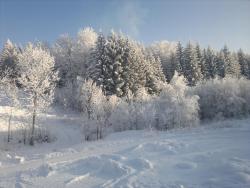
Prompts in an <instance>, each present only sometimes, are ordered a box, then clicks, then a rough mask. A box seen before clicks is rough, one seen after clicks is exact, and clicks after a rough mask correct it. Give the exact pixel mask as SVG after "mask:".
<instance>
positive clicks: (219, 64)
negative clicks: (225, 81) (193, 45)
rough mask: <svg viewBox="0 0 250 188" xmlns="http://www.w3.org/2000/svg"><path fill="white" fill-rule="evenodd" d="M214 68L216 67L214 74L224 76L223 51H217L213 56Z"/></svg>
mask: <svg viewBox="0 0 250 188" xmlns="http://www.w3.org/2000/svg"><path fill="white" fill-rule="evenodd" d="M215 62H216V63H215V65H216V66H215V67H216V68H215V69H216V75H217V76H219V77H220V78H224V77H225V61H224V55H223V52H222V51H220V52H217V54H216V57H215Z"/></svg>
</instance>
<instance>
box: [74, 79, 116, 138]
mask: <svg viewBox="0 0 250 188" xmlns="http://www.w3.org/2000/svg"><path fill="white" fill-rule="evenodd" d="M79 103H80V105H81V110H82V113H83V118H84V123H83V133H84V135H85V140H91V139H97V140H98V139H101V138H102V137H103V134H104V131H105V129H106V128H107V127H108V118H109V116H110V113H111V112H110V110H111V109H112V105H111V103H109V101H108V100H107V98H106V96H105V95H104V94H103V92H102V89H101V88H99V87H98V86H96V83H95V82H93V81H92V80H85V81H83V82H82V83H81V84H80V87H79Z"/></svg>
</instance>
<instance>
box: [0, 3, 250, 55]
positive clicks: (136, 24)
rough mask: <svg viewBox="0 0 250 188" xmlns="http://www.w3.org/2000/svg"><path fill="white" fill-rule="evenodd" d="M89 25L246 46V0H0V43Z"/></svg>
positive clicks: (150, 38) (249, 34)
mask: <svg viewBox="0 0 250 188" xmlns="http://www.w3.org/2000/svg"><path fill="white" fill-rule="evenodd" d="M87 26H91V27H93V28H94V29H95V30H96V31H100V30H101V31H103V32H105V33H107V32H108V31H110V30H111V29H114V30H116V31H122V32H124V33H126V34H128V35H129V36H131V37H132V38H134V39H136V40H138V41H140V42H143V43H145V44H150V43H152V42H154V41H160V40H168V41H181V42H184V43H186V42H187V41H189V40H191V41H194V42H196V41H198V42H199V43H200V44H201V45H202V46H204V47H206V46H207V45H210V46H212V47H214V48H216V49H220V48H221V47H223V46H224V44H227V45H228V46H229V48H231V49H232V50H237V49H239V48H242V49H243V50H244V51H246V52H250V0H207V1H205V0H134V1H132V0H130V1H125V0H119V1H118V0H0V45H1V46H2V45H3V43H4V42H5V41H6V39H7V38H10V39H11V40H12V41H13V42H15V43H18V44H19V43H20V44H24V43H26V42H28V41H35V40H42V41H47V42H50V43H52V42H54V41H55V40H56V39H57V38H58V36H59V35H60V34H65V33H68V34H69V35H71V36H74V35H76V33H77V32H78V30H79V29H80V28H84V27H87Z"/></svg>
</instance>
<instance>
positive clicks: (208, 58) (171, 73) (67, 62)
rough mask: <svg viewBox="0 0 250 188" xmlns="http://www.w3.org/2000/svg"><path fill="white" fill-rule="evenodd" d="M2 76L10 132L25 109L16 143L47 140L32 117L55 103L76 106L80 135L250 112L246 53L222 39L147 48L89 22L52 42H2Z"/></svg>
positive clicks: (99, 136) (99, 135)
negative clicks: (219, 44) (216, 44)
mask: <svg viewBox="0 0 250 188" xmlns="http://www.w3.org/2000/svg"><path fill="white" fill-rule="evenodd" d="M0 78H1V80H0V87H1V95H3V96H5V98H7V99H8V100H9V102H10V104H11V106H12V107H13V108H11V110H10V112H8V114H9V128H8V129H9V130H8V132H10V131H11V120H12V118H13V117H12V116H13V113H12V110H16V109H26V110H27V111H28V114H29V116H27V117H28V118H29V122H30V123H29V126H28V127H25V128H24V130H25V131H24V133H25V134H23V135H24V136H23V140H22V142H24V143H29V144H31V145H34V142H35V141H37V139H42V141H45V142H48V141H49V140H50V138H49V134H47V133H46V134H44V135H39V138H38V137H37V136H36V135H37V134H36V131H37V129H36V126H37V125H36V122H37V119H38V118H39V114H40V113H41V112H44V111H46V110H47V109H48V107H50V106H53V105H60V106H62V107H63V108H66V109H73V110H75V111H78V112H81V114H82V134H83V136H84V138H85V140H97V139H102V138H103V137H105V136H106V135H107V134H109V133H111V132H120V131H125V130H141V129H149V130H171V129H176V128H177V129H178V128H186V127H193V126H198V125H199V122H200V121H206V120H210V121H213V120H219V119H225V118H242V117H246V116H248V115H249V113H250V94H249V93H250V81H249V79H250V55H249V54H247V53H244V52H243V50H241V49H239V50H238V51H237V52H234V51H230V50H229V48H228V47H227V46H226V45H225V46H224V47H223V48H222V49H221V50H214V49H213V48H212V47H210V46H209V47H207V48H202V47H201V46H200V45H199V44H198V43H192V42H188V43H187V44H182V43H181V42H168V41H159V42H154V43H153V44H151V45H147V46H145V45H143V44H142V43H140V42H138V41H135V40H133V39H131V38H130V37H129V36H126V35H125V34H123V33H120V32H119V33H118V32H114V31H111V32H110V33H109V34H107V35H105V34H103V33H101V32H99V33H97V32H95V31H94V30H93V29H92V28H89V27H88V28H84V29H80V30H79V32H78V33H77V35H76V36H73V37H72V36H69V35H61V36H60V37H59V38H58V39H57V40H56V42H55V43H53V44H48V43H46V42H40V41H37V42H33V43H28V44H27V45H25V46H21V45H16V44H15V43H13V42H11V41H10V40H7V42H6V43H5V44H4V46H3V49H2V51H1V54H0ZM48 132H49V130H48ZM41 137H42V138H41ZM9 141H10V135H9V134H8V142H9Z"/></svg>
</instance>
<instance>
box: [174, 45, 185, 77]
mask: <svg viewBox="0 0 250 188" xmlns="http://www.w3.org/2000/svg"><path fill="white" fill-rule="evenodd" d="M175 66H176V68H175V70H176V71H177V72H178V74H179V75H184V70H185V67H184V61H183V47H182V45H181V42H178V43H177V47H176V54H175Z"/></svg>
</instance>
